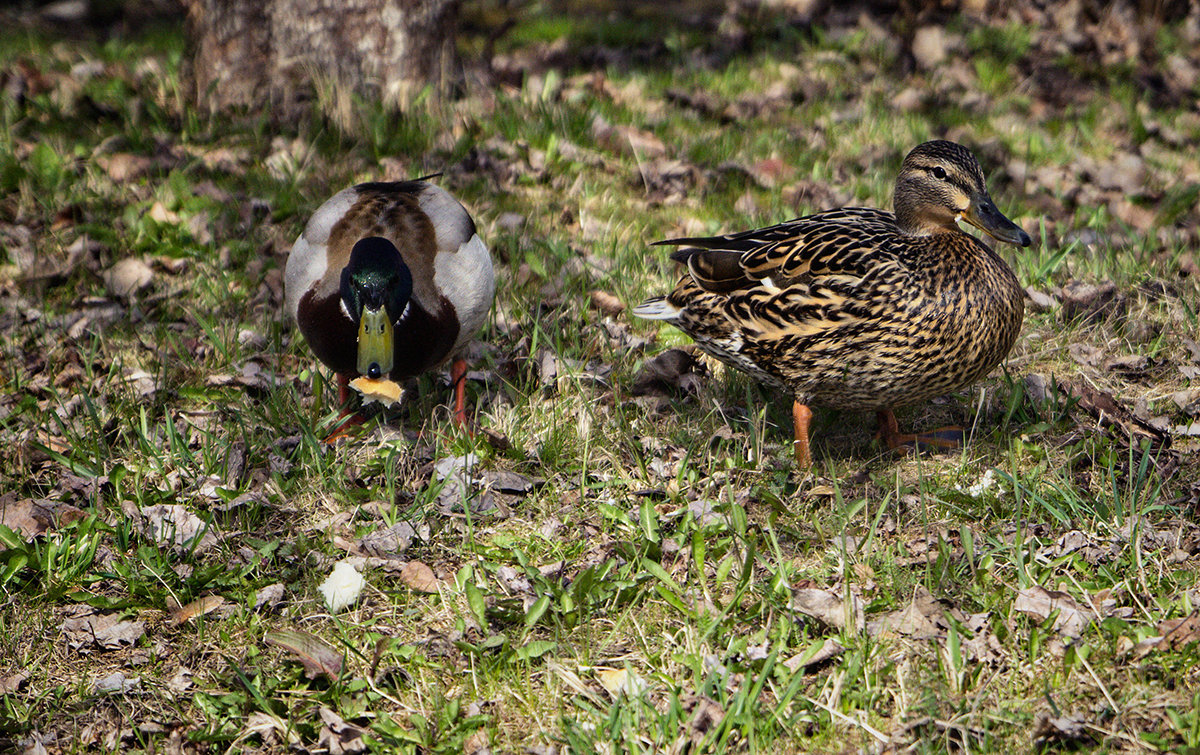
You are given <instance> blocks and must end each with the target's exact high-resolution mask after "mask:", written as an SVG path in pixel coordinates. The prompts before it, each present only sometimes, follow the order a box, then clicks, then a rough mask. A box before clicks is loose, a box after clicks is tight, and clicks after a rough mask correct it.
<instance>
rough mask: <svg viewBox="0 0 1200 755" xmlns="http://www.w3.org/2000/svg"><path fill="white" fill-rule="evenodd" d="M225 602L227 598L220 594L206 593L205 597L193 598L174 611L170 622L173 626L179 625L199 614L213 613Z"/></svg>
mask: <svg viewBox="0 0 1200 755" xmlns="http://www.w3.org/2000/svg"><path fill="white" fill-rule="evenodd" d="M224 603H225V598H222V597H221V596H220V595H206V596H204V597H203V598H199V599H197V600H193V601H192V602H191V603H188V604H187V605H186V606H182V607H180V608H179V609H178V610H175V611H172V612H171V615H170V618H169V623H170V624H171V625H172V626H179V625H180V624H182V623H184V622H186V621H191V620H192V619H194V618H196V617H197V616H203V615H205V614H209V613H212V612H213V611H215V610H217V609H218V608H220V607H221V605H223V604H224Z"/></svg>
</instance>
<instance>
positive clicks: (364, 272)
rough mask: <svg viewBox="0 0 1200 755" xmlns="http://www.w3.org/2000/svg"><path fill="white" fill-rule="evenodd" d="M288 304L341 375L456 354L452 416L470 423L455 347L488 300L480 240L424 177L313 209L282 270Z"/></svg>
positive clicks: (377, 372) (344, 385)
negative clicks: (467, 418)
mask: <svg viewBox="0 0 1200 755" xmlns="http://www.w3.org/2000/svg"><path fill="white" fill-rule="evenodd" d="M284 288H285V291H286V299H287V310H288V312H289V313H290V314H291V315H292V317H293V318H295V320H296V322H297V324H298V325H299V326H300V332H301V333H303V334H304V338H305V340H307V341H308V345H309V346H310V347H312V350H313V353H315V354H316V355H317V358H318V359H320V360H321V361H322V362H324V363H325V364H326V365H328V366H329V367H330V368H331V369H332V370H333V371H334V372H336V373H337V376H338V389H339V391H338V392H339V400H340V401H341V402H342V403H343V404H345V403H346V401H347V399H348V398H349V390H348V385H349V382H350V379H351V378H352V377H354V376H356V375H364V376H366V377H369V378H372V379H376V380H378V379H380V378H387V377H390V378H391V379H392V380H396V381H400V380H404V379H407V378H410V377H413V376H415V375H419V374H420V373H422V372H425V371H426V370H429V369H432V368H434V367H437V366H438V365H440V364H442V363H443V362H445V361H446V360H447V359H450V358H453V360H454V361H453V364H452V366H451V369H450V375H451V379H452V381H453V383H454V387H455V404H454V417H455V420H456V421H457V422H458V423H459V424H460V425H463V424H466V412H465V408H464V403H465V395H464V386H463V376H464V375H465V374H466V361H465V360H464V359H463V358H462V356H461V353H462V351H463V349H464V348H465V347H466V345H467V343H468V342H469V341H470V340H471V338H472V336H474V335H475V333H476V332H477V331H478V330H479V328H480V327H481V326H482V325H483V321H484V319H485V318H486V317H487V313H488V310H489V309H491V306H492V295H493V293H494V291H495V281H494V279H493V275H492V260H491V257H490V256H489V255H488V250H487V247H486V246H484V244H483V241H482V240H480V238H479V234H478V233H476V231H475V222H474V221H473V220H472V219H471V216H470V215H469V214H467V211H466V210H465V209H464V208H463V206H462V205H461V204H459V203H458V201H457V200H456V199H454V197H452V196H450V195H449V194H448V193H446V192H445V191H444V190H443V189H441V188H439V187H437V186H434V185H433V184H430V183H427V182H426V181H423V180H419V181H400V182H395V183H364V184H359V185H358V186H352V187H351V188H349V189H346V190H344V191H341V192H339V193H337V194H335V195H334V196H333V197H332V198H331V199H329V200H328V201H327V202H325V204H323V205H321V206H320V207H319V208H318V209H317V211H316V212H315V213H314V214H313V216H312V218H311V219H310V220H309V221H308V225H307V226H305V228H304V233H302V234H300V238H298V239H296V243H295V244H294V245H293V246H292V251H291V254H290V255H289V256H288V261H287V268H286V270H285V273H284Z"/></svg>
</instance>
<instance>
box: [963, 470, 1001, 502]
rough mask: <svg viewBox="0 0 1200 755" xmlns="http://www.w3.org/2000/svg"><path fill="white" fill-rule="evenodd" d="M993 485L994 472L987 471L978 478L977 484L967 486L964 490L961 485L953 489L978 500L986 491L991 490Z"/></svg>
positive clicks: (994, 480) (994, 481)
mask: <svg viewBox="0 0 1200 755" xmlns="http://www.w3.org/2000/svg"><path fill="white" fill-rule="evenodd" d="M995 484H996V470H994V469H989V470H988V471H986V472H984V473H983V477H980V478H979V482H977V483H975V484H974V485H969V486H967V487H965V488H964V487H963V486H962V485H955V486H954V489H955V490H957V491H958V492H960V493H966V494H967V495H969V496H971V497H972V498H978V497H979V496H981V495H983V494H984V493H986V492H987V491H989V490H991V489H992V487H993V486H994V485H995Z"/></svg>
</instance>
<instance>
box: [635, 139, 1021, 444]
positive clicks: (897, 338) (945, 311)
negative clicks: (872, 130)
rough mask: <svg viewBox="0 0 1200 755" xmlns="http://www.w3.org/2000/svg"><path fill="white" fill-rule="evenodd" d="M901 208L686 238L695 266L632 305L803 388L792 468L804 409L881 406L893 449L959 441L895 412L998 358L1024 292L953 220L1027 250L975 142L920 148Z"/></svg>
mask: <svg viewBox="0 0 1200 755" xmlns="http://www.w3.org/2000/svg"><path fill="white" fill-rule="evenodd" d="M893 204H894V206H895V210H896V212H895V214H892V213H889V212H885V211H882V210H872V209H864V208H845V209H840V210H829V211H826V212H821V213H818V214H816V215H810V216H808V217H804V218H798V219H796V220H791V221H788V222H786V223H781V224H779V225H776V226H772V227H770V228H763V229H758V230H752V231H745V232H743V233H736V234H732V235H729V236H718V237H715V238H685V239H673V240H670V241H661V242H658V243H660V244H672V245H684V246H685V248H683V249H680V250H679V251H676V252H674V253H673V254H672V255H671V258H672V259H674V260H676V261H678V262H682V263H685V264H686V265H687V272H686V273H685V274H684V275H683V277H682V278H681V279H680V281H679V283H678V284H677V285H676V286H675V290H674V291H672V292H671V293H670V294H668V295H667V296H665V297H656V298H653V299H648V300H647V301H645V302H643V303H642V304H641V305H639V306H638V307H636V308H635V309H634V314H635V315H637V316H639V317H646V318H650V319H658V320H666V321H668V322H670V323H671V324H673V325H675V326H676V327H678V328H679V329H680V330H682V331H683V332H685V333H687V334H688V335H690V336H691V337H692V338H693V339H695V341H696V345H697V346H699V347H700V348H701V349H702V350H704V351H705V352H707V353H708V354H710V355H712V356H713V357H716V358H717V359H719V360H721V361H722V362H725V363H726V364H728V365H731V366H733V367H736V368H737V369H740V370H744V371H746V372H748V373H750V374H751V375H753V376H755V377H756V378H758V379H759V380H762V381H763V382H766V383H769V384H771V385H774V386H776V387H778V388H780V389H782V390H786V391H790V392H791V393H792V394H793V395H794V396H795V403H794V404H793V408H792V418H793V422H794V425H795V438H796V439H795V444H794V449H795V454H796V463H797V465H799V466H803V467H807V466H809V465H811V463H812V456H811V453H810V450H809V440H808V425H809V420H810V419H811V417H812V412H811V411H810V410H809V408H808V405H809V404H817V405H821V406H828V407H835V408H842V409H857V410H872V409H873V410H875V411H876V412H877V413H878V417H879V423H880V434H881V436H882V437H883V439H884V440H885V441H886V442H887V444H888V445H889V446H890V447H892V448H898V447H901V446H909V445H922V444H929V445H935V446H944V447H954V446H955V445H957V443H958V442H959V440H960V439H961V436H962V430H961V429H960V428H942V429H941V430H935V431H933V432H932V433H929V434H925V435H916V436H913V435H901V434H900V433H899V431H898V430H897V427H896V418H895V415H893V414H892V410H893V409H894V408H896V407H900V406H905V405H907V404H913V403H916V402H918V401H923V400H925V399H929V398H932V397H934V396H939V395H942V394H945V393H950V392H952V391H956V390H959V389H961V388H964V387H966V386H968V385H970V384H972V383H974V382H975V381H976V380H978V379H979V378H981V377H983V376H984V375H986V374H987V373H988V372H989V371H990V370H991V369H992V368H993V367H995V366H996V365H997V364H998V363H999V362H1000V360H1002V359H1003V358H1004V357H1005V355H1006V354H1008V351H1009V349H1011V348H1012V345H1013V342H1014V341H1015V340H1016V338H1017V333H1018V331H1019V330H1020V328H1021V319H1022V317H1023V315H1024V298H1023V297H1024V293H1023V291H1022V289H1021V286H1020V284H1019V283H1018V282H1017V278H1016V276H1015V275H1013V272H1012V270H1011V269H1010V268H1009V267H1008V265H1007V264H1005V262H1004V260H1002V259H1001V258H1000V257H999V256H998V255H997V254H996V253H995V252H993V251H992V250H991V249H989V248H988V247H987V246H985V245H984V244H983V243H982V242H980V241H979V240H978V239H976V238H975V237H974V236H972V235H970V234H968V233H966V232H964V231H963V230H961V229H960V228H959V227H958V225H957V221H958V220H960V219H961V220H966V221H967V222H968V223H971V224H972V225H974V226H976V227H977V228H980V229H981V230H983V231H985V232H987V233H988V234H990V235H991V236H993V237H994V238H996V239H997V240H999V241H1006V242H1009V243H1012V244H1020V245H1021V246H1029V244H1030V239H1029V235H1028V234H1026V233H1025V232H1024V231H1023V230H1021V229H1020V228H1018V227H1017V226H1016V225H1014V224H1013V223H1012V221H1010V220H1009V219H1008V218H1006V217H1004V215H1002V214H1001V213H1000V211H999V210H997V209H996V205H995V204H994V203H993V202H992V198H991V197H990V196H989V195H988V192H987V187H986V185H985V184H984V178H983V171H982V169H980V167H979V163H978V162H977V161H976V160H975V156H974V155H972V154H971V152H970V150H968V149H967V148H965V147H963V146H961V145H959V144H955V143H954V142H948V141H932V142H926V143H924V144H922V145H920V146H918V147H917V148H916V149H914V150H913V151H912V152H910V153H909V154H908V156H907V157H906V158H904V163H903V164H902V165H901V166H900V175H899V177H898V178H897V179H896V191H895V196H894V200H893Z"/></svg>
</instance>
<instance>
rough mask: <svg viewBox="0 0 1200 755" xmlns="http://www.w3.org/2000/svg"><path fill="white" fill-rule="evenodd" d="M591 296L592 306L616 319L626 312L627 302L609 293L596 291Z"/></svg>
mask: <svg viewBox="0 0 1200 755" xmlns="http://www.w3.org/2000/svg"><path fill="white" fill-rule="evenodd" d="M589 296H590V297H591V301H592V306H593V307H595V308H596V309H598V310H600V311H601V312H603V313H604V314H606V315H612V316H614V317H615V316H616V315H619V314H621V313H622V312H624V311H625V302H623V301H621V300H620V299H618V298H617V297H615V296H613V295H612V294H610V293H609V292H607V291H601V290H599V289H594V290H593V291H592V292H591V294H589Z"/></svg>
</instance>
